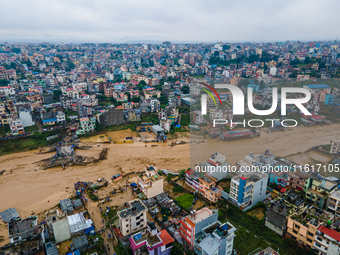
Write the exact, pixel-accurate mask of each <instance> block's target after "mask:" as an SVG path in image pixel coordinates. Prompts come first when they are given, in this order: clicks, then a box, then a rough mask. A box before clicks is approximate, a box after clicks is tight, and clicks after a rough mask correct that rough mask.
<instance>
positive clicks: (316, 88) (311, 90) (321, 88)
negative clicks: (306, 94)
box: [303, 84, 331, 94]
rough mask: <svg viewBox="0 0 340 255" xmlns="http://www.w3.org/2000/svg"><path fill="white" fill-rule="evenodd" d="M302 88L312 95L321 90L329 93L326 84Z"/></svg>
mask: <svg viewBox="0 0 340 255" xmlns="http://www.w3.org/2000/svg"><path fill="white" fill-rule="evenodd" d="M303 88H305V89H308V90H309V91H310V92H311V93H312V94H313V93H315V92H318V91H321V90H324V91H327V93H330V92H331V87H329V86H328V85H326V84H313V85H304V86H303Z"/></svg>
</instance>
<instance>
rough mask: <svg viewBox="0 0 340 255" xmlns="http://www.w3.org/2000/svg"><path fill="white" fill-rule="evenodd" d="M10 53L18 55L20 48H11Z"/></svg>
mask: <svg viewBox="0 0 340 255" xmlns="http://www.w3.org/2000/svg"><path fill="white" fill-rule="evenodd" d="M12 52H13V53H17V54H19V53H20V48H12Z"/></svg>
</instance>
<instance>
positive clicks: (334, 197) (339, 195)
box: [326, 189, 340, 216]
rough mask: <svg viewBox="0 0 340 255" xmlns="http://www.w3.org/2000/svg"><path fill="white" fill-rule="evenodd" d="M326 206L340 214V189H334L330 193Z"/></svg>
mask: <svg viewBox="0 0 340 255" xmlns="http://www.w3.org/2000/svg"><path fill="white" fill-rule="evenodd" d="M326 208H327V209H329V210H331V211H332V212H334V213H335V215H338V216H340V189H336V190H333V191H332V192H331V193H329V196H328V199H327V205H326Z"/></svg>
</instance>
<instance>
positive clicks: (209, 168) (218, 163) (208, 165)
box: [200, 152, 228, 181]
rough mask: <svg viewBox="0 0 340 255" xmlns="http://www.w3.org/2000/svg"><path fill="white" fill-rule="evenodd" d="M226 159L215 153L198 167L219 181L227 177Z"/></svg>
mask: <svg viewBox="0 0 340 255" xmlns="http://www.w3.org/2000/svg"><path fill="white" fill-rule="evenodd" d="M226 158H227V157H226V156H225V155H222V154H221V153H218V152H215V153H214V154H212V155H211V156H210V158H209V159H208V160H207V161H205V162H203V163H201V164H200V166H201V167H203V169H205V170H206V171H205V172H206V173H207V174H209V175H210V176H211V177H213V178H215V179H216V180H217V181H219V180H221V179H223V178H226V177H227V175H228V171H227V170H228V162H227V161H226Z"/></svg>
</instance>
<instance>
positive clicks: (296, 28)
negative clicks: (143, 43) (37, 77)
mask: <svg viewBox="0 0 340 255" xmlns="http://www.w3.org/2000/svg"><path fill="white" fill-rule="evenodd" d="M339 10H340V2H339V1H334V0H320V1H315V0H281V1H279V0H238V1H236V0H234V1H229V0H213V1H208V0H167V1H164V0H120V1H115V0H82V1H81V0H0V41H4V40H10V39H14V40H18V39H30V40H59V41H70V40H71V41H96V42H123V41H131V40H161V41H162V40H170V41H197V42H203V41H204V42H206V41H209V42H211V41H213V42H215V41H224V42H226V41H285V40H334V39H336V37H337V36H338V35H339V34H340V29H339V28H340V19H339V14H338V12H339Z"/></svg>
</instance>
